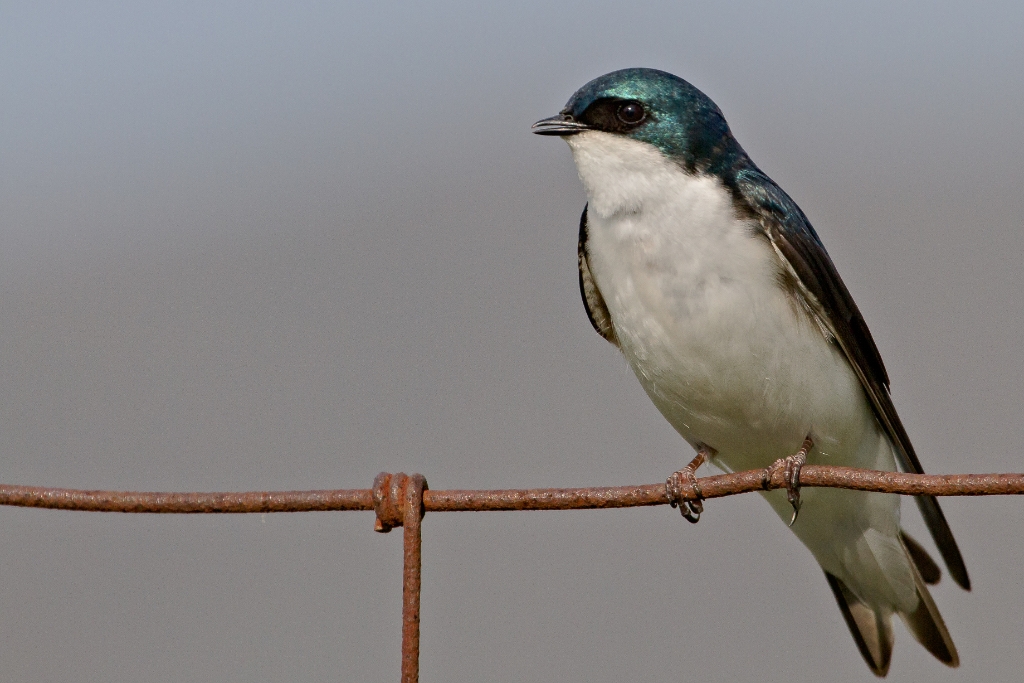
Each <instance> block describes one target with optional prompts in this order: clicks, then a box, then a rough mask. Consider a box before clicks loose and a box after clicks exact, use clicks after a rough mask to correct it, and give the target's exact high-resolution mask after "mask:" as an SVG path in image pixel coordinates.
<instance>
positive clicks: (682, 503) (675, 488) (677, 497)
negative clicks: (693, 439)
mask: <svg viewBox="0 0 1024 683" xmlns="http://www.w3.org/2000/svg"><path fill="white" fill-rule="evenodd" d="M712 454H713V451H712V450H711V448H710V447H708V446H701V448H700V450H699V451H697V456H696V457H695V458H694V459H693V460H692V461H690V464H689V465H687V466H686V467H684V468H683V469H681V470H679V471H678V472H673V473H672V474H671V475H670V476H669V478H668V479H667V480H666V481H665V490H666V493H667V494H668V503H669V505H671V506H672V507H678V508H679V512H680V514H682V516H683V518H684V519H685V520H686V521H687V522H689V523H690V524H696V523H697V522H699V521H700V515H701V513H702V512H704V503H703V502H702V501H703V499H704V494H703V493H702V492H701V490H700V484H698V483H697V476H696V474H695V472H696V471H697V468H698V467H700V466H701V465H703V464H704V462H705V461H706V460H707V459H708V457H709V456H711V455H712ZM684 480H685V482H686V485H687V486H688V487H689V488H690V490H691V491H692V492H693V496H694V498H693V499H687V498H684V497H683V481H684Z"/></svg>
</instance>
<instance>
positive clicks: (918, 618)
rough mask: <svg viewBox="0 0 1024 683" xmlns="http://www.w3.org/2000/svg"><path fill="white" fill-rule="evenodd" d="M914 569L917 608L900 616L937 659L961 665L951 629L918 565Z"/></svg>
mask: <svg viewBox="0 0 1024 683" xmlns="http://www.w3.org/2000/svg"><path fill="white" fill-rule="evenodd" d="M908 554H910V553H909V552H908ZM913 570H914V584H915V585H916V587H917V597H918V598H919V600H918V603H917V608H916V609H915V610H914V611H913V612H910V613H909V614H900V618H901V619H903V623H904V624H906V625H907V629H908V630H909V631H910V633H911V634H912V635H913V636H914V638H915V639H916V640H917V642H919V643H921V644H922V645H924V646H925V648H926V649H927V650H928V652H931V653H932V654H933V655H934V656H935V658H936V659H938V660H939V661H940V662H942V663H943V664H946V665H948V666H960V656H959V655H958V654H957V652H956V645H954V644H953V639H952V638H951V637H950V636H949V631H947V630H946V624H945V622H944V621H942V615H941V614H939V608H938V607H936V606H935V602H934V601H933V600H932V596H931V594H930V593H928V587H927V586H926V585H925V583H924V579H923V578H921V573H920V572H919V571H917V567H913Z"/></svg>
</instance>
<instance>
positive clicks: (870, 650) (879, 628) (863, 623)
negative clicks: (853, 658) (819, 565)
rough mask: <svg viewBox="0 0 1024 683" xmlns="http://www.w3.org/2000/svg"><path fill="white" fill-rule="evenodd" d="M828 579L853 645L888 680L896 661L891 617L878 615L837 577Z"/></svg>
mask: <svg viewBox="0 0 1024 683" xmlns="http://www.w3.org/2000/svg"><path fill="white" fill-rule="evenodd" d="M825 578H826V579H827V580H828V585H829V588H831V589H832V594H833V595H835V596H836V602H837V603H839V611H840V612H842V613H843V619H845V620H846V625H847V626H848V627H849V628H850V633H851V634H852V635H853V641H854V642H855V643H857V649H858V650H860V654H861V656H862V657H864V661H865V662H867V664H868V668H870V669H871V672H872V673H873V674H875V675H876V676H878V677H880V678H881V677H883V676H885V674H887V673H889V661H890V660H891V659H892V641H893V635H892V622H891V619H890V616H889V615H888V614H880V613H878V612H875V611H874V610H873V609H871V608H870V607H868V606H867V605H865V604H864V603H863V602H861V600H860V598H858V597H857V596H856V595H854V594H853V593H852V592H850V589H849V588H847V587H846V584H844V583H843V582H842V581H840V580H839V579H837V578H836V577H835V576H833V575H831V574H829V573H828V572H825ZM922 603H923V601H922ZM915 614H916V612H915ZM925 647H927V645H926V646H925Z"/></svg>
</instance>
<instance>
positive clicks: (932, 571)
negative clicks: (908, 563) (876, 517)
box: [900, 529, 942, 586]
mask: <svg viewBox="0 0 1024 683" xmlns="http://www.w3.org/2000/svg"><path fill="white" fill-rule="evenodd" d="M900 538H901V539H902V540H903V547H904V548H906V549H907V554H908V555H910V559H911V560H912V561H913V562H914V566H915V567H917V571H919V572H921V578H922V579H924V582H925V583H927V584H928V585H929V586H933V585H935V584H937V583H938V582H939V579H941V578H942V570H941V569H939V565H937V564H935V560H933V559H932V557H931V555H929V554H928V551H927V550H925V549H924V548H923V547H921V544H920V543H918V542H917V541H915V540H914V539H913V538H912V537H911V536H910V534H908V533H907V532H906V531H903V530H902V529H900Z"/></svg>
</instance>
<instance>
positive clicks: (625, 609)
mask: <svg viewBox="0 0 1024 683" xmlns="http://www.w3.org/2000/svg"><path fill="white" fill-rule="evenodd" d="M1021 36H1024V5H1021V3H1019V2H1005V3H998V2H972V3H966V2H965V3H962V4H959V5H954V4H948V3H947V4H936V3H924V2H905V3H888V2H861V3H846V4H843V5H840V4H836V3H832V4H830V5H829V6H827V7H826V6H825V5H822V4H812V3H795V2H791V3H749V2H714V3H708V2H704V3H686V2H671V3H651V2H635V1H634V2H630V3H621V2H619V3H593V4H587V3H565V4H555V3H536V2H521V3H507V4H504V5H498V4H495V3H454V2H453V3H399V2H377V3H359V4H357V3H326V2H324V3H274V2H248V3H241V2H238V3H227V2H211V1H209V0H207V1H204V2H184V1H182V0H177V1H175V2H167V3H92V2H76V3H45V2H33V3H27V2H25V3H20V2H4V3H3V4H2V5H0V82H2V83H3V84H4V85H3V87H2V88H0V382H2V385H0V386H2V390H0V425H2V429H0V481H2V482H4V483H18V484H37V485H52V486H65V487H76V488H123V489H141V490H247V489H295V488H343V487H353V488H354V487H368V486H369V485H370V484H371V482H372V480H373V477H374V475H375V474H376V473H377V472H379V471H382V470H388V471H407V472H410V471H417V472H422V473H424V474H425V475H426V476H427V478H428V480H429V482H430V485H431V486H432V487H433V488H436V489H440V488H473V487H480V488H503V487H513V486H571V485H614V484H629V483H643V482H648V483H650V482H657V481H662V480H664V478H665V477H666V476H667V475H668V474H669V473H671V472H672V471H674V470H675V469H677V468H678V467H679V466H681V465H682V464H684V463H685V462H686V461H688V460H689V459H690V457H691V453H690V452H689V451H688V448H687V447H686V445H685V444H684V443H683V441H682V440H681V439H680V438H679V437H678V435H676V434H675V433H674V432H673V431H672V429H671V428H670V427H669V426H668V425H667V423H665V422H664V420H663V419H662V418H661V417H660V415H659V414H658V413H657V411H656V410H655V409H654V407H653V406H652V405H650V403H649V401H648V400H647V398H646V397H645V396H644V395H643V392H642V391H641V390H640V388H639V386H638V384H637V383H636V381H635V379H634V378H633V377H632V374H631V373H630V371H629V370H628V369H627V367H626V365H625V363H624V362H623V361H622V360H621V358H620V357H618V355H617V353H616V352H615V350H614V349H613V348H612V347H611V346H610V345H608V344H606V343H605V342H604V341H603V340H601V339H600V338H599V337H598V336H597V335H596V334H594V333H593V331H592V330H591V328H590V325H589V323H588V322H587V320H586V316H585V314H584V311H583V307H582V305H581V303H580V302H579V294H578V289H577V283H576V265H575V263H576V229H577V227H576V226H577V220H578V216H579V212H580V210H581V209H582V206H583V202H584V199H583V193H582V190H581V188H580V185H579V182H578V180H577V178H576V174H575V169H574V168H573V165H572V162H571V158H570V155H569V152H568V150H567V149H566V147H565V145H564V144H562V143H561V142H559V141H558V140H552V139H550V138H539V137H536V136H533V135H531V134H530V131H529V127H530V124H532V123H533V122H534V121H535V120H537V119H539V118H542V117H545V116H549V115H551V114H553V113H555V112H557V111H558V110H559V109H560V108H561V107H562V105H563V104H564V102H565V101H566V100H567V99H568V98H569V96H570V95H571V94H572V92H573V91H574V90H575V89H576V88H577V87H579V86H580V85H582V84H583V83H585V82H586V81H588V80H590V79H591V78H594V77H596V76H598V75H600V74H602V73H605V72H607V71H610V70H613V69H618V68H623V67H628V66H650V67H656V68H660V69H664V70H667V71H671V72H673V73H676V74H678V75H680V76H682V77H684V78H686V79H688V80H690V81H691V82H693V83H694V84H695V85H696V86H697V87H699V88H701V89H702V90H704V91H705V92H706V93H707V94H708V95H710V96H711V97H712V98H713V99H714V100H715V101H716V102H717V103H718V104H719V105H720V107H721V108H722V109H723V111H724V112H725V114H726V117H727V118H728V120H729V121H730V123H731V125H732V127H733V131H734V132H735V134H736V136H737V138H738V139H739V141H740V142H741V144H742V145H743V146H744V147H745V148H746V149H747V151H748V152H749V153H750V154H751V156H752V157H753V159H754V160H755V162H757V163H758V164H759V165H760V166H761V168H762V169H764V170H765V171H766V172H767V173H768V174H769V175H771V176H772V177H773V178H775V180H777V181H778V182H779V183H780V184H781V185H782V186H783V187H784V188H786V190H787V191H788V192H789V193H790V194H791V195H792V196H793V197H794V199H795V200H796V201H797V202H798V203H799V204H800V206H801V207H802V208H803V209H804V211H805V212H806V213H807V214H808V216H809V217H810V219H811V221H812V223H813V224H814V225H815V227H816V228H817V230H818V232H819V233H820V234H821V236H822V238H823V240H824V241H825V244H826V245H827V247H828V248H829V251H830V253H831V254H832V256H833V259H834V260H835V261H836V263H837V265H838V267H839V270H840V272H841V273H842V274H843V277H844V278H845V280H846V282H847V284H848V285H849V287H850V289H851V290H852V292H853V294H854V296H855V297H856V298H857V301H858V302H859V304H860V307H861V309H862V311H863V312H864V314H865V317H866V318H867V321H868V323H869V324H870V325H871V328H872V330H873V332H874V336H875V339H876V340H877V342H878V344H879V347H880V349H881V352H882V355H883V357H884V358H885V359H886V362H887V366H888V369H889V374H890V375H891V377H892V385H893V395H894V398H895V401H896V404H897V407H898V408H899V410H900V412H901V415H902V416H903V419H904V421H905V422H906V424H907V427H908V429H909V431H910V434H911V437H912V438H913V440H914V442H915V444H916V446H917V450H918V452H919V453H920V454H921V457H922V460H923V461H924V463H925V467H926V469H929V470H930V471H934V472H960V471H974V472H999V471H1021V470H1022V469H1024V466H1022V462H1024V456H1022V454H1021V453H1022V451H1021V448H1022V444H1024V421H1022V419H1021V418H1022V412H1024V411H1022V405H1024V297H1022V296H1021V291H1022V289H1024V266H1022V254H1024V231H1022V227H1024V226H1022V223H1024V219H1022V216H1024V196H1022V194H1024V193H1022V192H1021V180H1022V178H1024V129H1022V127H1021V121H1022V120H1024V40H1022V39H1021ZM944 507H945V509H946V512H947V516H948V517H949V518H950V520H951V523H952V526H953V529H954V531H955V532H956V533H957V536H958V538H959V541H960V544H961V547H962V549H963V551H964V555H965V557H966V559H967V563H968V567H969V569H970V570H971V573H972V578H973V580H974V585H975V588H974V591H973V592H972V593H970V594H967V593H963V592H961V591H960V590H959V589H957V588H956V587H955V586H953V585H952V582H951V581H949V580H948V578H947V579H945V580H944V581H943V582H942V584H940V585H939V586H938V587H937V588H936V589H935V590H934V594H935V597H936V601H937V602H938V604H939V606H940V608H941V609H942V612H943V614H944V615H945V618H946V622H947V624H948V626H949V628H950V631H951V632H952V635H953V637H954V640H955V641H956V643H957V645H958V646H959V650H960V655H961V658H962V660H963V665H962V668H961V669H960V670H958V671H951V670H948V669H946V668H945V667H943V666H941V665H940V664H938V663H937V662H936V661H934V660H933V659H932V658H931V657H930V656H929V655H928V654H927V653H926V652H925V651H924V650H923V648H921V647H920V646H918V645H917V644H916V643H914V642H913V641H912V640H911V638H910V637H909V635H908V634H907V633H906V631H905V630H904V629H903V628H902V626H897V643H896V649H895V654H894V659H893V665H892V671H891V673H890V678H891V679H892V680H899V681H930V682H934V681H949V680H960V679H961V678H973V679H974V680H980V681H989V680H1014V679H1016V678H1017V677H1019V675H1020V674H1019V672H1020V671H1021V670H1022V668H1024V649H1022V648H1021V641H1022V634H1024V591H1022V590H1021V587H1020V566H1021V564H1022V562H1024V550H1022V548H1024V506H1022V504H1021V502H1020V501H1019V500H1014V499H995V498H992V499H948V500H947V501H946V502H945V503H944ZM768 510H769V508H768V507H767V506H766V505H765V504H764V502H763V501H762V500H760V499H759V498H758V497H756V496H742V497H735V498H731V499H726V500H721V501H713V502H711V503H709V504H708V505H707V511H706V513H705V515H704V518H703V519H702V521H701V523H700V524H699V525H697V526H690V525H689V524H686V523H685V522H684V521H683V520H681V519H680V517H679V515H678V513H676V512H674V511H672V510H669V509H667V508H655V509H638V510H620V511H604V512H596V511H590V512H572V513H557V514H556V513H530V514H526V513H517V514H497V513H491V514H485V513H479V514H462V515H441V514H435V515H431V516H428V517H427V518H426V520H425V522H424V536H425V550H424V557H425V559H424V569H423V576H424V594H423V601H424V602H423V612H422V619H423V644H422V645H423V656H422V666H421V671H422V679H423V680H424V681H432V680H450V681H482V680H486V681H522V680H559V681H620V680H636V679H645V680H668V681H674V680H683V679H686V680H694V679H698V680H704V681H716V680H722V681H724V680H728V681H759V682H763V681H776V680H778V681H793V680H811V679H827V680H830V681H865V680H871V679H872V677H871V675H870V673H869V672H868V670H867V668H866V667H865V665H864V664H863V662H862V661H861V658H860V656H859V654H858V653H857V651H856V648H855V647H854V644H853V641H852V639H851V638H850V636H849V634H848V632H847V629H846V626H845V625H844V623H843V622H842V618H841V616H840V614H839V611H838V610H837V609H836V607H835V604H834V601H833V598H832V596H831V594H830V592H829V590H828V588H827V585H826V583H825V581H824V580H823V578H822V576H821V572H820V570H819V569H818V568H817V566H816V564H815V563H814V561H813V559H812V558H811V556H810V554H809V553H807V552H806V551H805V550H804V549H803V547H802V546H800V545H799V543H798V542H797V541H796V539H795V538H794V537H793V536H792V535H791V534H790V533H788V532H787V531H786V529H785V528H784V525H783V524H781V523H780V522H779V520H778V519H776V518H775V516H774V515H771V514H768ZM905 510H906V513H907V514H906V515H905V518H906V520H907V525H908V527H909V528H910V529H912V530H916V531H917V535H918V536H920V537H924V536H925V534H924V533H923V532H921V531H920V529H921V528H922V526H923V525H922V524H920V522H919V521H918V520H917V516H916V511H915V510H914V507H913V506H912V505H907V506H905ZM371 529H372V516H371V515H369V514H368V513H361V514H356V513H344V514H341V513H338V514H325V513H316V514H303V515H276V516H275V515H267V516H263V517H261V516H258V515H256V516H238V517H195V516H193V517H172V516H160V517H155V516H154V517H144V516H115V515H100V514H86V513H68V512H54V511H41V510H21V509H12V508H4V509H0V538H2V540H3V542H2V548H3V549H2V550H0V576H2V577H3V580H2V581H0V614H2V615H3V619H0V657H2V661H3V669H4V677H5V678H9V679H10V680H71V679H74V680H77V681H83V682H88V681H105V682H106V681H142V682H148V681H170V680H174V681H178V682H181V683H184V682H188V681H197V682H198V681H211V680H221V681H236V680H237V681H240V680H247V681H277V680H306V681H339V680H344V681H347V680H360V681H390V680H395V679H396V678H397V676H398V666H399V647H398V645H399V637H400V604H401V592H400V572H401V540H400V536H399V535H398V534H397V533H396V534H392V535H390V536H379V535H376V534H374V533H373V532H372V531H371Z"/></svg>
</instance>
